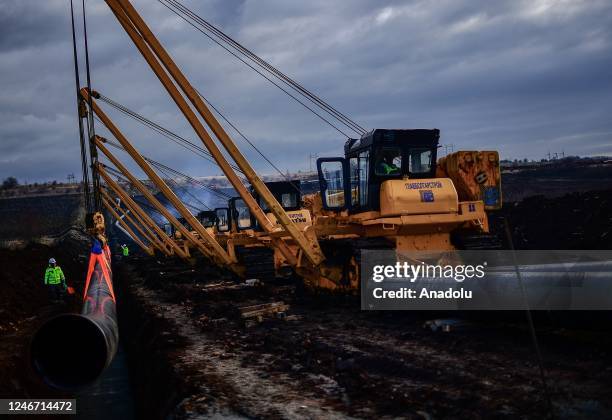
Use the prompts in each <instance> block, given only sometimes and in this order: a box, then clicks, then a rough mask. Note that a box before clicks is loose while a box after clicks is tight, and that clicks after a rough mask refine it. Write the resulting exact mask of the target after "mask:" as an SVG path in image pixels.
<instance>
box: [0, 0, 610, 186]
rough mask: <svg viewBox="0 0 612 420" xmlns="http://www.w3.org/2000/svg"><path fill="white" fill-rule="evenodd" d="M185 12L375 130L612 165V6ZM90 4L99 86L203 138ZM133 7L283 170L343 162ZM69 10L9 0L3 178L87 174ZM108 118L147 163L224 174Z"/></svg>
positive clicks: (537, 3)
mask: <svg viewBox="0 0 612 420" xmlns="http://www.w3.org/2000/svg"><path fill="white" fill-rule="evenodd" d="M183 2H184V3H185V4H186V5H188V6H189V7H190V8H192V9H194V10H195V11H196V12H197V13H199V14H201V15H202V16H204V17H205V18H207V19H208V20H210V21H211V22H213V23H214V24H216V25H217V26H219V27H220V28H222V29H223V30H224V31H225V32H227V33H229V34H230V35H231V36H233V37H234V38H236V39H237V40H239V41H241V42H242V43H243V44H244V45H246V46H247V47H249V48H250V49H252V50H253V51H255V52H256V53H257V54H259V55H261V56H262V57H264V58H265V59H266V60H268V61H270V62H271V63H272V64H274V65H275V66H277V67H279V68H280V69H281V70H283V71H284V72H285V73H287V74H289V75H290V76H292V77H294V78H295V79H297V80H299V81H300V82H301V83H302V84H304V85H305V86H306V87H308V88H309V89H311V90H312V91H314V92H315V93H317V94H319V95H320V96H322V97H324V98H325V99H326V100H327V101H328V102H330V103H331V104H333V105H334V106H336V107H337V108H339V109H340V110H342V111H343V112H345V113H347V114H348V115H350V116H351V117H352V118H353V119H355V120H356V121H358V122H359V123H361V124H362V125H364V126H366V127H368V128H376V127H380V128H432V127H436V128H439V129H440V130H441V132H442V143H453V144H454V145H455V147H456V148H460V149H497V150H499V151H500V152H501V155H502V157H505V158H510V159H513V158H523V157H528V158H541V157H543V156H544V155H545V154H546V153H547V152H548V151H551V152H561V151H562V150H563V151H565V153H566V154H580V155H598V154H612V118H611V116H612V112H611V110H612V77H611V76H612V36H611V32H612V2H610V1H609V0H585V1H577V0H576V1H569V0H527V1H518V0H512V1H488V0H482V1H476V0H474V1H460V0H446V1H442V0H441V1H382V0H350V1H349V0H345V1H340V0H336V1H329V0H310V1H297V0H244V1H241V0H199V1H194V0H191V1H188V0H183ZM76 3H80V1H78V0H77V1H76ZM86 3H87V11H88V18H89V21H88V23H89V26H88V31H89V41H90V59H91V65H92V76H93V85H94V88H95V89H97V90H99V91H100V92H102V93H104V94H105V95H106V96H109V97H111V98H113V99H114V100H116V101H118V102H120V103H122V104H124V105H126V106H128V107H130V108H131V109H133V110H135V111H137V112H139V113H141V114H143V115H144V116H147V117H149V118H151V119H153V120H155V121H157V122H159V123H160V124H162V125H164V126H167V127H168V128H170V129H172V130H174V131H176V132H178V133H180V134H182V135H184V136H186V137H189V138H195V135H194V134H193V133H192V132H191V131H190V129H189V127H188V126H187V124H186V123H185V121H184V119H183V118H182V116H181V115H179V113H178V111H177V109H176V108H175V106H174V105H173V103H172V102H171V100H170V99H169V97H168V95H167V94H166V92H165V91H164V90H163V88H162V87H161V85H160V83H159V82H158V81H157V79H156V78H155V77H154V76H153V74H152V73H151V72H150V70H149V68H148V66H147V65H146V63H145V62H144V60H143V59H142V57H141V56H140V54H139V53H138V51H137V50H136V48H135V47H134V46H133V45H132V44H131V43H130V42H129V39H128V38H127V35H126V34H125V33H124V32H123V30H122V29H121V28H120V26H119V24H118V23H117V22H116V21H115V19H114V17H113V16H112V14H111V13H110V10H109V9H108V7H107V6H106V4H105V3H104V1H102V0H87V2H86ZM133 3H134V5H135V6H136V8H137V9H138V10H139V11H140V12H141V14H142V15H143V17H144V18H145V20H146V21H147V22H148V23H149V25H150V26H151V27H152V29H153V30H154V32H155V33H156V34H157V35H158V36H159V38H160V40H161V41H162V43H164V45H165V46H166V47H167V48H168V50H169V51H170V53H171V54H172V55H173V56H174V58H175V59H176V61H177V63H178V64H179V65H180V66H181V67H182V68H183V69H184V71H185V72H186V74H187V76H188V77H189V78H190V79H191V80H192V82H193V83H194V85H195V86H197V87H198V88H199V89H200V91H201V92H202V93H203V94H204V95H206V96H207V97H208V98H209V99H210V100H211V101H212V102H213V103H214V104H215V105H218V106H219V107H220V108H221V109H223V110H224V111H225V112H226V113H227V114H228V115H229V116H230V118H231V119H232V120H233V121H234V122H235V123H236V124H237V125H238V126H239V127H240V128H241V129H242V130H243V131H244V132H245V133H246V134H247V135H249V136H250V137H251V139H252V140H253V141H254V142H255V143H256V144H257V145H258V146H260V147H261V148H262V149H263V151H264V152H265V153H266V154H267V155H269V156H270V157H271V158H272V160H273V161H274V162H276V163H277V164H278V165H279V166H280V167H281V168H283V169H285V168H290V169H305V168H308V155H309V154H310V153H319V154H320V155H321V156H332V155H338V154H340V153H341V150H342V145H343V143H344V140H345V139H344V138H342V136H340V135H339V134H338V133H337V132H335V131H334V130H333V129H331V128H330V127H328V126H326V125H324V124H323V123H322V122H321V121H320V120H318V119H317V118H316V117H314V116H313V115H312V114H310V113H308V112H305V111H304V110H303V109H302V108H300V106H299V105H297V104H295V103H293V102H292V101H291V100H290V99H289V98H288V97H286V96H285V95H284V94H282V93H281V92H280V91H278V90H277V89H275V88H273V87H272V86H271V85H269V83H268V82H266V81H265V80H263V79H262V78H261V77H260V76H258V75H256V74H255V73H254V72H252V71H251V70H249V69H248V68H246V67H245V66H244V65H243V64H241V63H239V62H238V61H237V60H236V59H235V58H233V57H231V56H229V55H227V54H226V53H224V52H223V51H222V50H221V49H220V48H219V47H218V46H216V45H214V44H212V43H211V42H210V41H209V40H208V39H206V38H204V37H203V36H202V35H201V34H200V33H199V32H196V31H195V30H194V29H193V28H192V27H190V26H187V24H186V23H184V22H183V21H181V20H179V18H177V17H176V16H175V15H173V14H172V13H171V12H170V11H169V10H168V9H166V8H165V7H163V6H161V5H160V4H159V3H158V2H157V1H155V0H134V2H133ZM68 5H69V2H68V0H46V1H40V0H1V1H0V92H1V93H0V177H6V176H9V175H14V176H17V177H18V178H19V179H20V180H21V181H24V180H28V181H29V182H34V181H41V180H48V179H65V178H66V175H67V174H68V173H70V172H74V173H75V174H76V175H77V178H78V177H80V160H79V159H80V157H79V148H78V130H77V119H76V115H75V114H76V113H75V103H74V73H73V63H72V50H71V48H72V46H71V39H70V36H71V32H70V21H69V7H68ZM77 10H79V11H80V8H78V9H77ZM79 17H80V15H79ZM80 39H82V38H80ZM82 80H83V79H82ZM109 114H110V115H112V116H113V117H114V119H115V121H116V123H117V124H118V125H119V126H120V127H121V128H122V129H124V131H125V132H126V133H127V134H128V136H129V137H130V138H131V139H132V141H133V143H134V144H135V145H136V146H137V147H138V148H139V150H140V151H141V152H142V153H143V154H146V155H149V156H151V157H153V158H155V159H157V160H160V161H162V162H163V163H166V164H168V165H170V166H173V167H176V168H177V169H181V170H185V171H188V172H189V173H190V174H192V175H210V174H218V173H219V170H218V169H216V168H214V167H213V166H212V165H211V164H209V163H208V162H206V161H203V160H201V159H200V158H197V157H195V156H193V155H191V154H189V153H188V152H184V151H183V150H182V149H180V148H179V147H178V146H176V145H174V144H173V143H169V142H168V141H167V140H165V139H164V138H162V137H159V136H156V135H153V134H152V133H151V132H150V131H148V130H147V129H146V128H144V127H141V126H138V125H136V124H134V123H132V122H131V121H130V120H127V119H125V118H124V117H121V116H120V115H118V114H116V113H113V112H112V110H109ZM99 132H100V134H103V135H104V134H105V133H104V131H103V130H102V129H100V130H99ZM238 144H239V145H240V147H241V148H242V150H243V151H244V152H245V154H246V155H247V156H248V157H250V158H251V159H252V161H253V162H254V163H255V166H256V168H257V169H258V170H259V171H261V172H262V173H271V172H272V170H271V169H270V168H269V167H268V166H266V164H265V163H264V162H263V161H262V159H260V158H257V156H256V155H255V153H254V152H252V151H251V150H250V149H248V147H247V146H246V145H244V143H242V142H240V141H238ZM124 160H125V158H124Z"/></svg>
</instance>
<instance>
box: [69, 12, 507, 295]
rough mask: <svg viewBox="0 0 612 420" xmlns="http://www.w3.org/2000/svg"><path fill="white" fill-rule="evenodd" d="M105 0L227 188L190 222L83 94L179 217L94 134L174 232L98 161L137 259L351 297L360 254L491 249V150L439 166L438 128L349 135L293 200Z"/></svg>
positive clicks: (135, 19) (495, 182)
mask: <svg viewBox="0 0 612 420" xmlns="http://www.w3.org/2000/svg"><path fill="white" fill-rule="evenodd" d="M106 3H107V4H108V5H109V6H110V8H111V10H112V11H113V13H114V14H115V16H116V17H117V19H118V21H119V23H120V24H121V26H122V27H123V28H124V30H125V31H126V33H127V34H128V36H129V37H130V39H131V40H132V42H133V43H134V44H135V45H136V47H137V48H138V50H139V51H140V53H141V54H142V56H143V57H144V59H145V60H146V62H147V63H148V64H149V66H150V67H151V69H152V70H153V72H154V73H155V75H156V76H157V77H158V79H159V80H160V82H161V83H162V85H163V86H164V88H165V89H166V91H167V92H168V94H169V95H170V97H171V98H172V99H173V101H174V102H175V103H176V105H177V106H178V108H179V109H180V111H181V112H182V113H183V115H184V116H185V118H186V119H187V121H188V122H189V124H190V125H191V126H192V128H193V129H194V131H195V133H196V134H197V136H198V137H199V139H200V140H201V141H202V143H203V145H204V146H205V147H206V149H207V150H208V153H209V155H210V157H211V158H212V159H213V160H214V161H215V162H216V163H217V164H218V166H219V167H220V168H221V170H222V171H223V173H224V174H225V176H226V178H227V179H228V181H229V182H230V183H231V185H232V187H233V188H234V190H235V191H236V193H237V196H236V197H235V198H232V199H231V200H229V202H228V205H227V207H222V208H216V209H214V210H211V211H207V212H204V213H202V214H198V215H193V214H192V213H191V212H190V210H189V209H188V208H187V207H186V206H185V204H184V203H182V202H181V200H180V199H179V198H178V197H177V196H176V194H175V193H174V192H173V191H172V189H171V188H170V187H169V186H168V185H167V183H166V181H164V180H163V179H162V178H161V177H160V176H159V175H157V173H156V172H155V170H154V169H153V168H152V167H151V166H150V164H149V163H148V161H147V159H145V158H144V157H143V156H142V155H141V154H140V153H139V152H138V151H137V150H136V149H135V148H134V147H133V145H132V143H131V142H130V141H129V140H128V139H127V138H126V137H125V136H124V135H123V134H122V132H121V131H120V130H119V128H118V127H117V126H116V125H115V124H114V123H113V122H112V121H111V120H110V118H109V117H108V116H107V115H106V114H105V113H104V112H103V111H102V109H101V108H100V106H99V105H98V104H97V99H98V98H100V95H99V94H97V93H95V92H92V93H91V94H90V92H89V90H88V89H86V88H84V89H82V90H81V96H82V99H83V103H84V104H87V105H88V108H89V112H93V113H94V114H95V115H97V117H98V118H99V119H100V120H101V121H102V123H103V124H104V125H105V126H106V127H107V128H108V129H109V131H110V132H111V133H112V135H113V136H114V137H115V138H116V139H117V140H118V141H119V143H120V147H122V148H123V149H124V150H125V151H126V152H127V153H128V154H129V155H130V157H131V158H132V159H133V161H134V162H136V164H137V165H138V166H139V167H140V168H141V169H142V170H143V171H144V172H145V173H146V174H147V176H148V178H149V180H150V181H151V182H152V184H153V185H154V187H155V188H156V189H157V190H159V192H160V193H161V194H163V195H164V196H165V198H166V199H167V201H168V202H169V203H170V204H171V205H172V206H173V207H174V208H175V209H176V211H177V212H178V213H179V214H180V217H175V216H174V215H173V214H172V213H171V212H169V211H168V210H167V209H166V208H165V207H164V206H163V205H162V204H161V203H160V202H159V201H158V200H157V199H156V198H155V197H154V196H153V194H151V193H150V192H149V191H148V188H147V186H145V185H143V183H142V182H140V181H139V180H138V179H136V178H135V177H134V176H133V175H132V174H130V172H129V171H128V170H127V168H126V167H125V166H124V165H123V164H122V163H121V162H120V161H119V160H118V159H117V158H116V157H114V156H113V155H112V154H111V153H110V151H109V150H108V149H107V148H106V147H105V142H106V140H105V139H103V138H100V137H97V138H96V139H94V143H95V146H96V148H97V149H99V150H100V151H101V152H102V154H103V155H105V156H106V157H107V158H108V159H109V160H110V161H111V162H112V163H113V165H114V167H115V168H116V170H117V171H119V172H120V173H122V174H123V175H124V176H125V177H127V178H128V180H129V182H131V183H132V185H134V186H135V187H136V188H137V189H138V190H139V191H140V193H141V194H142V195H143V196H144V197H145V199H146V200H147V201H148V202H149V203H150V205H152V206H153V207H154V208H155V209H156V210H157V211H159V212H160V213H161V214H163V216H164V217H166V219H167V220H168V222H169V224H170V225H171V226H172V227H173V229H174V231H175V232H176V233H175V234H171V235H168V234H167V232H163V231H162V230H161V229H160V228H159V226H155V225H154V223H153V222H152V220H151V219H150V218H147V216H146V212H145V211H144V210H143V209H141V208H140V207H139V206H138V204H136V202H134V201H133V200H130V198H129V195H128V194H126V192H125V191H123V190H122V188H121V186H120V185H119V184H118V183H116V182H115V181H113V179H112V177H111V176H110V175H109V174H108V173H107V170H106V168H105V166H104V165H102V164H101V163H98V164H97V169H98V171H99V172H100V174H101V176H102V177H103V179H104V181H106V185H107V188H108V192H109V193H112V194H114V196H115V198H120V199H122V202H123V203H124V204H125V205H126V206H128V209H129V211H130V212H131V213H132V214H133V215H134V216H137V217H134V218H132V219H131V223H133V224H135V225H138V227H137V228H136V230H137V231H139V232H145V236H144V237H145V238H148V244H145V243H142V246H143V247H144V248H146V250H147V252H152V251H158V252H162V253H164V254H167V255H177V256H179V257H181V258H184V259H186V260H188V259H189V258H190V256H191V255H192V253H193V252H194V251H197V252H199V253H201V254H202V255H204V256H205V257H206V258H208V259H210V261H211V262H213V263H215V264H219V265H221V266H224V267H227V268H228V269H230V270H232V271H234V272H235V273H237V274H238V275H241V276H244V277H254V276H257V277H262V276H272V275H275V274H276V273H281V272H283V271H284V272H287V271H291V272H294V273H297V274H298V275H299V276H300V277H302V278H303V279H304V281H305V283H306V284H307V285H308V286H310V287H315V288H325V289H332V290H352V291H356V290H358V288H359V253H360V251H361V250H362V249H395V250H397V251H398V252H403V251H410V250H435V251H439V250H451V249H455V248H470V247H486V246H494V245H495V244H494V243H493V242H492V241H491V240H490V238H488V236H487V233H488V230H489V223H488V219H487V210H491V209H497V208H499V207H500V206H501V189H500V170H499V157H498V154H497V153H496V152H494V151H480V152H478V151H462V152H456V153H453V154H450V155H448V156H445V157H443V158H441V159H439V160H438V159H437V151H438V142H439V137H440V133H439V131H438V130H437V129H430V130H428V129H413V130H400V129H376V130H372V131H370V132H367V133H364V134H363V135H362V136H361V137H360V138H357V139H349V140H347V142H346V144H345V147H344V156H343V157H330V158H320V159H318V161H317V170H318V176H319V183H320V191H319V192H317V193H314V194H309V195H302V194H301V192H300V185H299V182H298V181H287V182H275V183H268V184H266V183H264V182H263V181H262V179H261V178H260V177H259V176H258V174H257V173H256V172H255V171H254V169H253V168H252V166H251V164H250V163H249V162H248V160H247V159H246V158H245V157H244V156H243V155H242V153H241V152H240V151H239V149H238V148H237V146H236V144H235V143H234V141H233V140H232V138H231V137H230V136H229V134H228V133H227V132H226V131H225V129H224V128H223V126H222V125H221V124H220V123H219V121H218V120H217V118H216V117H215V115H214V114H213V113H212V112H211V111H210V109H209V107H208V106H207V104H206V103H205V101H204V100H203V98H202V96H201V95H200V93H199V92H198V91H196V90H195V89H194V87H193V86H192V85H191V84H190V82H189V81H188V79H187V78H186V77H185V75H184V74H183V73H182V72H181V70H180V69H179V67H178V66H177V65H176V64H175V63H174V61H173V60H172V58H171V57H170V55H169V54H168V52H167V51H166V50H165V49H164V48H163V46H162V45H161V44H160V42H159V41H158V40H157V38H156V37H155V36H154V35H153V33H152V32H151V30H150V29H149V27H148V26H147V24H146V23H145V22H144V21H143V20H142V18H141V17H140V15H139V14H138V13H137V11H136V10H135V9H134V7H133V6H132V5H131V4H130V2H129V1H128V0H106ZM220 146H221V147H222V148H223V149H225V153H223V152H222V151H221V147H220ZM226 156H227V158H226ZM228 158H229V159H231V161H230V160H228ZM232 161H233V162H232ZM245 184H246V185H245ZM109 197H110V196H109ZM105 205H106V206H107V208H112V209H113V211H114V212H115V214H117V215H118V214H119V213H117V211H118V210H119V208H118V207H119V206H116V205H115V204H113V201H112V199H110V198H108V199H105ZM135 227H136V226H135Z"/></svg>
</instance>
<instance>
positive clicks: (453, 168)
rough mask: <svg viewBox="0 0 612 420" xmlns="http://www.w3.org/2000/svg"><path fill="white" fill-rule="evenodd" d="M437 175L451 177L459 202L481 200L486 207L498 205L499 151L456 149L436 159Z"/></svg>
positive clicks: (499, 191) (489, 208)
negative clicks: (458, 150)
mask: <svg viewBox="0 0 612 420" xmlns="http://www.w3.org/2000/svg"><path fill="white" fill-rule="evenodd" d="M437 175H438V176H444V177H449V178H451V179H452V180H453V182H454V184H455V187H456V188H457V191H458V193H459V199H460V200H461V201H478V200H482V201H483V202H484V205H485V209H487V210H497V209H500V208H501V206H502V193H501V172H500V167H499V154H498V153H497V152H495V151H480V152H478V151H460V152H455V153H451V154H450V155H448V156H444V157H442V158H440V159H439V160H438V170H437Z"/></svg>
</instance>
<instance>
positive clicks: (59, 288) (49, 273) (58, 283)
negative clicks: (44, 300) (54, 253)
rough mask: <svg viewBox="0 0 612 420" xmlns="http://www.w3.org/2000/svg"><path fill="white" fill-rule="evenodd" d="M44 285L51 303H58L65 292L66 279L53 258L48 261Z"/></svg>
mask: <svg viewBox="0 0 612 420" xmlns="http://www.w3.org/2000/svg"><path fill="white" fill-rule="evenodd" d="M45 285H46V286H47V288H48V290H49V296H50V298H51V300H53V301H60V300H61V299H62V296H63V293H64V291H65V290H66V277H65V276H64V272H63V271H62V268H61V267H60V266H58V265H57V261H55V258H50V259H49V266H48V267H47V269H46V270H45Z"/></svg>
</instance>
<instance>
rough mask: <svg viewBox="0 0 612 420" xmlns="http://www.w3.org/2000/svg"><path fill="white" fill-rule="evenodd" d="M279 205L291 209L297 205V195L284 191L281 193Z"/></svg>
mask: <svg viewBox="0 0 612 420" xmlns="http://www.w3.org/2000/svg"><path fill="white" fill-rule="evenodd" d="M281 205H282V206H283V208H284V209H291V208H295V207H297V206H298V197H297V194H295V193H284V194H282V195H281Z"/></svg>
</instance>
